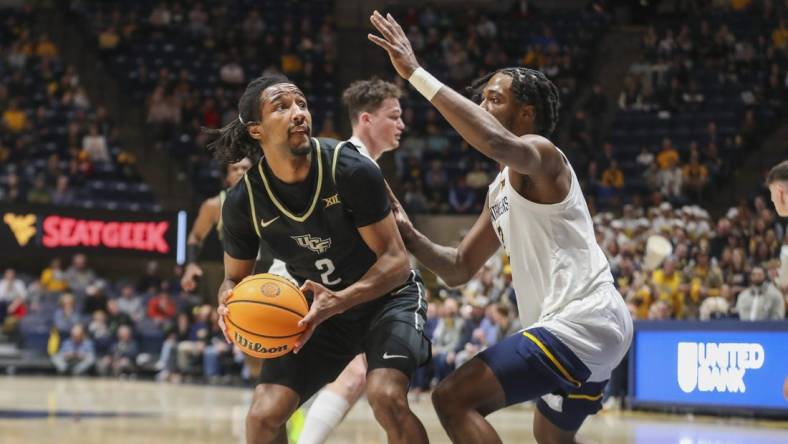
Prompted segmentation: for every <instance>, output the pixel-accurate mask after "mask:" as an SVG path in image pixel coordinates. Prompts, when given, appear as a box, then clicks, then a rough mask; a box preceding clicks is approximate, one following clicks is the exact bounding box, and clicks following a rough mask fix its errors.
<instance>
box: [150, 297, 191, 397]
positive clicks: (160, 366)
mask: <svg viewBox="0 0 788 444" xmlns="http://www.w3.org/2000/svg"><path fill="white" fill-rule="evenodd" d="M164 294H166V293H164ZM164 330H165V331H167V339H166V340H165V341H164V343H163V344H162V346H161V353H159V361H158V362H157V363H156V367H155V368H156V370H158V371H159V373H158V374H157V375H156V380H158V381H164V380H173V381H176V382H177V381H179V380H180V374H179V373H178V361H177V358H178V355H177V353H178V344H180V343H181V342H183V341H187V340H188V339H189V333H190V331H191V317H190V316H189V313H186V312H181V313H178V318H177V321H176V322H175V326H174V328H172V329H170V328H169V327H165V328H164Z"/></svg>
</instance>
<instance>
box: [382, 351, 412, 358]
mask: <svg viewBox="0 0 788 444" xmlns="http://www.w3.org/2000/svg"><path fill="white" fill-rule="evenodd" d="M394 358H404V359H408V357H407V356H405V355H390V354H388V352H385V353H383V359H394Z"/></svg>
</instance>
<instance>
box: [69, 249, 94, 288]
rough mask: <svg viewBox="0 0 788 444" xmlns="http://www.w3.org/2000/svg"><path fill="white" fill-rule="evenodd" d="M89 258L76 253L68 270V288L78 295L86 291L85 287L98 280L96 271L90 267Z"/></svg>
mask: <svg viewBox="0 0 788 444" xmlns="http://www.w3.org/2000/svg"><path fill="white" fill-rule="evenodd" d="M87 262H88V259H87V257H86V256H85V255H84V254H82V253H78V254H75V255H74V257H73V258H72V259H71V266H70V267H68V270H66V281H67V282H68V288H69V289H70V290H71V291H73V292H74V293H76V294H78V295H82V294H84V293H85V288H87V286H88V285H90V284H92V283H93V282H95V281H96V273H95V272H94V271H93V270H91V269H90V268H88V266H87Z"/></svg>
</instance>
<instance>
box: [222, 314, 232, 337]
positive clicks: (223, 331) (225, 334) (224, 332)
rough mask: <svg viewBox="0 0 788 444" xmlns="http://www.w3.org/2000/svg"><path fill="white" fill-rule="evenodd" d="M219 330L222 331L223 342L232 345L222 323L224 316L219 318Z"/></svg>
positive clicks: (225, 326) (225, 327)
mask: <svg viewBox="0 0 788 444" xmlns="http://www.w3.org/2000/svg"><path fill="white" fill-rule="evenodd" d="M219 328H220V329H221V330H222V334H223V335H224V340H225V341H227V343H228V344H232V342H231V341H230V336H228V335H227V325H226V324H225V323H224V316H219Z"/></svg>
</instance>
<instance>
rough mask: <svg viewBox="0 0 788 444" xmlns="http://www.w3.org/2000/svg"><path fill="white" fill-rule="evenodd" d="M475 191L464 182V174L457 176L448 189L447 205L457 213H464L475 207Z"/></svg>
mask: <svg viewBox="0 0 788 444" xmlns="http://www.w3.org/2000/svg"><path fill="white" fill-rule="evenodd" d="M475 202H476V193H474V191H473V190H472V189H470V188H469V187H468V185H467V184H466V183H465V176H459V177H457V179H456V180H455V182H454V184H453V185H452V187H451V189H450V190H449V206H450V207H451V210H452V211H453V212H455V213H457V214H465V213H468V212H471V211H473V210H474V209H475V207H474V204H475Z"/></svg>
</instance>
